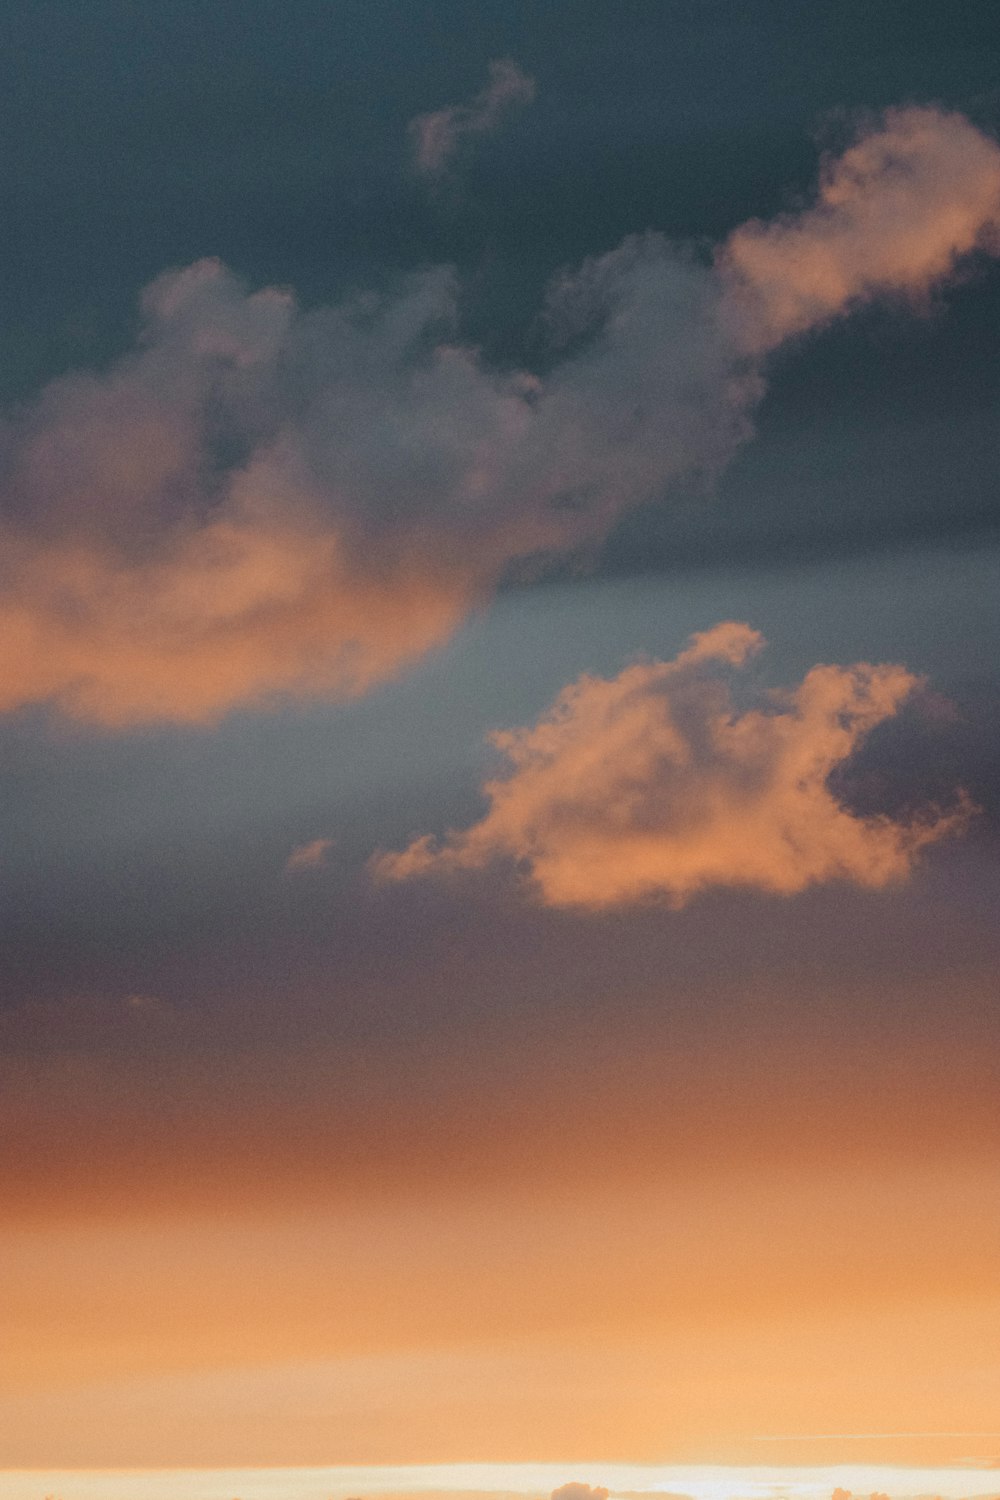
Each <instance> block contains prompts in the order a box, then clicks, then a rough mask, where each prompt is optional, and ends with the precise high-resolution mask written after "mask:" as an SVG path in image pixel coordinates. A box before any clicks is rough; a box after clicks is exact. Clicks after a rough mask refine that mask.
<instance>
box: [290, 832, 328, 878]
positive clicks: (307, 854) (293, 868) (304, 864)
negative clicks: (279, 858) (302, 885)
mask: <svg viewBox="0 0 1000 1500" xmlns="http://www.w3.org/2000/svg"><path fill="white" fill-rule="evenodd" d="M332 848H333V839H312V840H311V842H309V843H308V844H299V845H298V847H297V848H295V849H293V850H292V852H291V854H290V855H289V856H288V859H287V860H286V861H285V874H286V875H301V874H303V873H304V872H305V871H307V870H319V869H322V867H323V865H325V864H326V857H327V855H328V854H329V852H330V850H331V849H332Z"/></svg>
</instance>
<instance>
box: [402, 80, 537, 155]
mask: <svg viewBox="0 0 1000 1500" xmlns="http://www.w3.org/2000/svg"><path fill="white" fill-rule="evenodd" d="M534 97H535V80H534V79H533V78H530V77H529V76H528V74H527V73H523V72H522V71H521V69H520V68H519V67H518V66H517V64H516V63H515V62H511V60H510V59H509V58H501V59H499V60H498V61H495V62H491V63H490V65H489V82H488V83H487V84H486V87H485V88H483V89H481V90H480V92H479V93H478V94H476V96H475V98H474V99H472V100H470V102H469V103H468V104H454V105H451V106H449V107H448V108H447V109H438V110H434V111H432V112H431V113H429V114H425V115H417V117H416V118H415V119H414V120H411V121H410V127H409V129H410V139H411V141H412V144H413V157H414V163H415V165H416V168H417V171H418V172H422V173H424V174H425V175H426V176H428V177H437V176H440V174H441V173H442V172H443V171H444V170H445V168H446V167H447V166H448V165H449V163H450V162H451V161H452V159H453V158H454V156H455V153H456V152H457V151H458V149H459V147H460V146H461V144H462V142H463V141H464V140H465V139H466V138H467V137H468V136H473V135H487V134H489V133H490V132H491V131H493V130H496V129H497V127H498V126H499V125H500V124H501V123H502V121H503V120H504V119H505V118H506V117H507V115H509V114H510V113H511V112H512V111H513V110H515V109H517V108H518V107H523V106H524V105H526V104H530V103H531V102H532V100H533V99H534Z"/></svg>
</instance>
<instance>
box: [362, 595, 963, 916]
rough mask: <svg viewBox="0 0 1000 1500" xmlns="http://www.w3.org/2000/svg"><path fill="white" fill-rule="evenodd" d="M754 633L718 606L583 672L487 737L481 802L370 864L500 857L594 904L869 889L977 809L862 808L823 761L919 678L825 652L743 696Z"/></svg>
mask: <svg viewBox="0 0 1000 1500" xmlns="http://www.w3.org/2000/svg"><path fill="white" fill-rule="evenodd" d="M763 645H764V639H763V637H762V636H761V635H760V634H759V633H758V632H757V631H755V630H751V628H750V626H749V625H745V624H741V623H739V622H736V621H727V622H724V623H722V624H720V625H716V626H714V627H713V628H712V629H711V630H707V631H705V632H703V633H702V634H700V635H696V636H694V637H693V638H692V640H691V642H690V643H689V645H688V646H687V648H686V649H685V650H684V651H682V652H681V653H680V654H679V655H678V656H677V657H676V658H675V659H674V660H673V661H651V662H639V663H636V664H634V665H633V666H630V667H626V668H625V670H624V671H623V672H621V673H619V675H618V676H617V677H614V678H611V679H610V680H608V679H604V678H600V677H590V676H583V677H580V678H579V679H578V680H577V681H576V682H573V683H570V684H569V686H568V687H565V688H564V689H563V690H562V692H561V693H560V694H559V696H558V697H557V698H556V701H555V703H554V704H553V705H552V707H551V708H550V709H549V711H548V712H547V713H546V714H543V716H542V717H541V718H540V719H539V720H538V722H537V723H536V724H533V725H529V726H527V727H523V728H519V729H512V730H505V731H501V732H499V733H496V734H494V735H492V736H491V739H492V742H493V744H494V745H495V746H496V747H497V748H498V749H499V750H500V751H501V752H502V753H503V754H504V755H505V756H506V758H507V760H508V762H509V767H510V768H509V770H508V771H507V773H506V774H504V775H501V776H498V777H497V778H496V779H495V780H492V781H489V782H487V783H486V784H485V785H484V787H483V792H484V795H485V797H486V799H487V801H488V803H489V810H488V811H487V813H486V814H485V816H484V817H483V818H482V819H481V820H480V821H479V822H478V823H475V824H473V825H472V827H470V828H466V829H461V830H454V831H452V832H450V833H449V834H448V835H447V836H446V838H444V839H443V840H442V841H440V842H439V841H436V840H434V839H433V838H432V837H431V836H429V835H425V836H424V837H423V838H420V839H417V840H416V841H415V842H414V843H412V844H411V845H410V846H409V848H407V849H403V850H401V851H399V852H395V853H388V854H381V855H378V856H376V857H375V859H374V861H373V866H372V867H373V870H374V873H375V875H376V877H380V878H382V879H385V880H406V879H408V878H410V877H412V876H417V875H423V874H426V873H429V872H434V871H437V870H475V869H482V868H485V867H486V866H488V865H490V864H492V863H493V862H494V861H496V860H502V859H506V860H512V861H514V862H515V863H516V864H518V865H519V866H520V867H521V868H522V869H523V870H524V871H525V872H526V873H527V874H528V876H529V878H530V880H531V883H532V886H533V889H534V891H535V894H536V895H537V896H538V898H539V899H540V901H541V902H542V903H543V904H544V905H546V906H555V907H571V906H577V907H584V908H590V909H591V910H598V909H607V908H610V907H615V906H624V905H628V904H630V903H634V902H638V901H644V900H650V899H654V900H656V899H658V900H664V901H666V902H667V903H668V904H669V905H671V906H674V907H679V906H683V905H684V904H685V903H686V902H687V901H689V900H690V899H691V897H693V896H695V895H697V894H698V892H700V891H704V890H708V889H710V888H711V887H718V886H745V887H753V888H756V889H757V890H763V891H770V892H774V893H776V894H781V895H792V894H794V893H796V892H798V891H802V890H805V888H806V887H807V886H810V885H815V884H820V883H823V882H829V881H832V880H838V879H839V880H850V881H853V882H854V883H855V884H857V885H861V886H870V887H879V886H885V885H887V884H889V883H890V882H892V881H895V880H900V879H903V878H904V877H905V876H906V875H908V874H909V872H910V870H911V868H912V866H913V862H914V860H915V858H916V856H917V853H918V851H919V850H920V849H921V848H922V847H923V846H924V845H925V844H930V843H933V842H935V841H936V840H937V839H940V838H943V837H944V836H945V835H947V834H951V833H957V832H960V831H962V830H963V829H964V827H965V826H966V824H967V822H968V820H969V817H970V815H971V813H972V811H973V809H972V807H971V804H970V803H969V801H968V798H967V797H965V796H964V794H963V793H961V792H956V793H955V794H954V797H953V799H952V806H951V807H950V809H948V810H942V809H940V808H938V807H925V808H923V809H921V810H918V811H917V812H916V813H914V814H913V815H912V816H909V817H898V818H893V817H890V816H888V815H886V814H883V813H879V814H876V815H873V816H862V815H860V814H858V813H856V812H854V811H852V810H851V809H850V808H849V807H847V806H845V805H844V804H843V803H842V802H841V801H839V800H838V798H837V797H836V795H835V794H834V792H833V790H832V789H831V786H830V777H831V774H832V772H833V771H834V770H835V769H836V768H837V767H839V766H840V765H842V764H843V763H844V762H845V761H846V760H847V759H848V758H849V757H850V756H851V755H852V754H853V753H854V751H855V750H856V749H857V748H858V747H859V746H860V745H861V744H862V743H863V742H864V740H865V739H866V738H867V736H868V735H869V734H870V732H871V731H872V730H873V729H874V728H875V727H876V726H877V725H878V724H881V723H882V722H884V721H885V720H887V719H890V718H892V717H893V715H895V714H896V712H897V711H898V709H899V707H900V705H901V704H902V703H903V702H904V701H905V700H906V699H907V698H908V697H909V696H910V694H911V693H912V692H913V691H914V689H915V688H916V687H918V686H919V683H920V679H919V678H917V677H915V676H913V675H912V674H911V673H910V672H908V671H907V670H906V669H905V667H901V666H894V665H883V666H874V665H871V664H870V663H867V662H859V663H856V664H855V665H854V666H850V667H839V666H827V665H820V666H815V667H813V668H812V669H811V670H810V671H809V672H807V673H806V675H805V677H804V679H803V680H802V682H800V683H799V684H798V686H796V687H795V688H792V689H788V690H786V691H782V692H773V693H769V694H766V695H764V697H763V698H762V699H761V701H760V703H759V705H758V706H755V707H752V708H749V709H746V710H744V711H740V709H739V708H738V706H737V704H736V703H735V701H734V698H733V694H732V691H731V689H730V687H729V684H728V682H727V680H726V679H727V676H728V675H729V674H731V673H732V672H733V671H735V670H737V669H739V668H741V667H744V666H745V665H746V664H747V662H748V661H749V660H750V658H751V657H753V656H754V655H755V654H756V653H757V652H758V651H760V650H761V648H762V647H763Z"/></svg>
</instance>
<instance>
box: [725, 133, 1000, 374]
mask: <svg viewBox="0 0 1000 1500" xmlns="http://www.w3.org/2000/svg"><path fill="white" fill-rule="evenodd" d="M998 234H1000V151H998V150H997V146H996V143H995V142H994V141H992V140H991V139H989V137H987V136H985V135H983V134H982V132H980V131H979V130H977V129H976V128H975V126H973V125H972V124H970V122H969V121H968V120H967V119H966V118H965V117H964V116H963V115H959V114H952V113H949V112H947V111H945V110H942V109H935V108H929V107H918V106H913V107H910V108H906V109H890V110H888V111H887V112H886V114H885V116H884V118H883V120H882V122H881V124H880V125H878V126H877V127H876V128H874V129H868V130H866V131H864V132H863V133H861V134H860V135H859V136H858V138H857V139H856V140H855V141H854V143H853V144H852V145H851V146H850V147H849V148H848V149H847V150H846V151H845V152H843V154H842V155H839V156H832V157H828V158H827V159H826V160H825V161H824V162H823V164H822V170H821V174H820V181H819V189H818V192H817V198H816V203H815V204H814V205H813V206H812V207H811V208H809V209H806V210H805V211H804V212H801V213H795V214H786V215H783V216H781V217H780V218H778V219H775V220H774V221H772V222H771V223H768V224H765V223H761V222H760V220H753V221H751V222H750V223H747V224H743V225H741V226H740V227H739V228H738V229H737V230H735V231H734V233H733V234H732V235H730V237H729V239H728V240H727V241H726V244H725V245H724V247H723V249H722V251H721V253H720V256H719V264H720V267H721V269H722V271H723V274H724V275H725V276H726V277H727V278H728V279H729V283H730V296H731V301H732V310H733V312H734V314H735V316H736V320H737V323H738V325H739V330H740V335H741V337H742V339H743V340H744V342H745V343H746V344H747V346H748V347H749V348H751V349H752V350H755V351H757V350H766V349H770V348H773V347H774V346H775V345H776V344H780V343H781V342H782V341H783V340H785V339H787V338H789V337H790V336H792V335H794V334H798V333H804V332H806V331H807V330H809V329H812V328H815V327H817V326H819V325H821V324H823V323H825V322H828V321H829V320H830V319H831V318H834V317H837V316H839V315H840V314H841V313H843V312H844V311H845V309H847V308H849V307H851V306H853V305H854V304H856V303H860V302H865V301H869V300H870V299H872V298H873V297H877V296H879V295H881V294H884V293H886V292H895V293H904V294H909V295H914V294H916V295H919V294H921V293H924V292H925V291H926V290H927V289H928V288H929V287H931V286H933V285H934V284H935V283H936V282H938V281H940V280H941V279H942V278H943V277H945V276H946V275H947V274H948V272H949V271H951V269H952V267H953V266H954V264H955V261H956V260H957V259H958V258H959V257H960V256H963V255H967V254H969V252H970V251H973V250H976V249H980V248H989V249H991V250H993V251H995V250H996V248H997V241H998Z"/></svg>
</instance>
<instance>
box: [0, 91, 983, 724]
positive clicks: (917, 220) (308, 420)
mask: <svg viewBox="0 0 1000 1500" xmlns="http://www.w3.org/2000/svg"><path fill="white" fill-rule="evenodd" d="M502 76H503V77H504V78H508V75H507V74H503V75H502ZM504 87H505V88H507V90H508V93H511V96H513V94H514V93H516V92H517V90H516V89H515V88H514V86H513V84H511V83H510V82H509V79H508V83H507V84H506V85H504ZM511 91H513V92H511ZM500 93H501V94H502V93H503V88H501V89H500ZM998 214H1000V149H998V147H997V145H996V143H995V142H993V141H991V140H989V139H988V138H987V137H986V136H984V135H982V134H981V133H980V132H979V131H977V130H976V129H975V128H974V127H973V126H972V125H971V124H969V122H968V121H967V120H964V119H962V118H961V117H960V116H957V115H951V114H947V113H945V112H943V111H941V110H938V109H910V110H905V111H898V110H897V111H891V112H890V113H889V115H887V116H886V118H885V120H884V121H883V122H882V123H880V124H878V123H877V124H875V125H873V126H872V127H871V128H870V129H868V131H867V133H865V134H863V135H862V136H861V137H859V139H858V141H857V142H856V143H855V144H854V145H853V146H852V147H851V148H850V149H849V150H848V152H847V153H845V155H844V156H843V157H841V158H839V159H837V160H834V161H831V162H828V163H827V164H826V166H825V167H824V172H823V176H822V180H821V184H820V195H819V199H818V201H817V204H816V205H815V206H814V207H812V208H806V209H804V210H803V211H802V212H801V213H799V214H797V215H794V216H785V217H782V218H781V219H779V220H776V221H775V222H774V223H773V224H771V225H761V224H752V225H745V226H743V227H742V228H741V229H738V230H736V231H735V232H734V234H733V235H731V236H730V238H729V240H728V241H727V242H726V244H725V245H723V246H722V247H720V250H719V252H718V255H717V257H716V259H715V261H714V263H706V262H705V261H704V260H703V259H700V258H699V257H698V256H697V255H696V254H695V253H694V252H693V251H692V250H691V249H690V248H689V247H686V246H684V245H677V244H674V243H672V242H670V241H668V240H666V239H664V238H663V237H662V236H660V235H656V234H649V235H645V236H640V237H636V238H630V239H628V240H626V241H624V242H623V243H622V244H621V245H619V246H618V247H617V249H614V250H612V251H610V252H609V253H607V254H605V255H602V256H599V257H596V258H594V259H591V260H588V261H585V262H584V263H583V265H581V266H580V267H579V268H578V269H577V270H575V271H572V272H567V273H566V274H564V275H562V276H561V277H559V278H557V279H556V281H555V282H554V283H553V285H552V286H551V288H550V290H549V296H548V311H549V317H550V322H551V326H552V329H553V331H554V336H555V338H556V340H557V341H559V340H560V339H561V340H562V342H561V343H560V344H559V346H558V347H557V348H555V349H553V351H552V353H553V356H554V358H553V362H552V365H551V368H550V369H549V370H548V372H547V373H546V374H545V375H544V377H542V376H539V375H538V374H536V373H534V372H531V371H526V370H521V371H513V372H509V371H505V370H498V369H495V368H493V367H491V366H490V365H489V364H488V363H487V362H486V361H485V360H484V358H483V357H482V356H481V355H480V353H479V352H478V351H477V350H475V349H473V348H471V347H468V346H467V345H465V344H463V343H462V341H461V338H460V336H459V332H458V326H459V325H458V288H457V286H456V282H455V277H454V275H453V273H452V272H451V271H449V270H448V269H447V268H438V269H436V270H432V271H428V272H425V273H422V274H420V275H415V276H413V277H411V278H410V279H409V280H408V281H407V282H406V283H405V284H404V285H403V286H401V287H400V288H398V289H397V291H396V292H395V293H394V294H392V295H385V296H382V297H376V296H361V297H356V298H353V299H351V300H349V301H347V302H345V303H342V304H341V305H339V306H336V307H328V308H319V309H314V310H310V311H303V310H301V309H300V308H299V307H298V306H297V305H296V302H295V299H294V297H293V296H292V295H291V294H290V293H289V292H287V291H285V290H281V289H279V288H274V287H271V288H266V289H264V290H263V291H258V292H250V291H248V289H247V288H246V287H245V286H244V285H243V283H242V282H241V281H240V280H239V279H238V278H237V277H236V276H234V275H233V274H232V272H230V271H228V270H227V269H226V268H225V267H224V266H222V265H221V264H219V263H218V262H216V261H201V262H198V263H197V264H195V265H193V266H189V267H187V268H186V269H184V270H179V271H170V272H167V273H166V274H165V275H163V276H162V277H160V278H159V279H158V280H157V281H155V282H154V283H153V284H152V286H151V287H149V288H148V290H147V291H146V293H145V295H144V298H143V308H142V312H143V327H142V332H141V335H140V339H139V342H138V344H137V346H136V348H135V349H134V350H133V351H132V352H130V353H129V354H127V355H125V356H124V357H123V358H121V359H120V360H119V361H118V362H117V364H114V365H112V366H111V368H110V369H108V370H107V371H105V372H103V373H101V374H86V373H80V374H73V375H69V376H67V377H65V378H63V379H61V380H57V381H55V382H54V383H53V384H51V385H50V386H49V387H48V388H47V389H46V390H45V391H43V392H42V394H41V395H40V396H39V397H38V399H37V400H36V401H35V402H34V403H33V404H29V405H28V406H27V407H26V408H24V409H22V410H20V411H19V412H18V413H16V414H14V415H13V416H12V418H11V420H10V421H9V422H8V424H7V426H6V428H5V430H4V432H3V452H2V457H3V472H4V488H3V519H2V520H0V542H2V564H0V631H2V633H3V638H4V642H5V646H6V650H5V652H4V660H3V666H2V669H0V711H3V710H10V709H13V708H16V707H18V706H20V705H22V704H26V703H31V702H39V701H45V700H49V701H53V702H55V703H57V704H58V705H59V706H60V707H61V708H62V709H64V710H65V711H67V712H69V713H72V714H75V715H78V716H81V717H84V718H89V719H91V720H95V721H98V722H100V723H103V724H105V725H109V726H128V725H131V724H135V723H139V722H142V721H147V720H155V719H173V720H181V721H184V720H187V721H206V720H211V719H213V718H214V717H217V716H218V715H219V714H222V713H224V712H226V711H227V710H229V709H231V708H233V707H235V706H237V705H247V704H255V705H267V704H269V703H271V702H273V701H274V700H276V699H279V698H289V697H291V698H296V697H299V698H301V697H325V698H330V699H334V698H343V697H349V696H351V695H354V694H358V693H363V692H365V691H367V690H368V689H370V688H371V687H372V686H373V685H374V684H376V683H378V682H380V681H384V680H385V679H386V678H388V677H391V676H392V675H393V674H395V673H397V672H399V671H401V670H403V669H404V668H405V667H406V666H407V665H408V664H409V663H411V662H413V661H414V660H415V659H416V658H418V657H420V656H421V655H422V654H424V653H425V652H427V651H429V650H431V649H432V648H434V647H435V646H438V645H440V644H441V643H442V642H443V641H445V640H446V639H447V638H448V637H449V636H450V635H451V634H452V633H453V632H454V630H455V629H456V628H457V626H458V625H459V623H460V622H461V621H462V620H463V619H464V618H465V617H466V616H467V615H468V613H469V611H470V610H471V609H472V608H473V607H475V606H476V605H477V604H479V603H482V602H483V601H485V600H486V599H488V598H489V597H490V596H491V594H492V592H493V591H494V589H495V588H496V586H497V584H498V582H499V580H500V579H501V578H504V577H510V576H511V574H512V572H514V573H516V572H517V571H518V570H519V569H522V570H523V569H526V568H527V569H535V568H537V565H538V562H539V560H540V559H543V558H546V557H549V558H551V557H567V556H572V557H574V558H576V559H586V557H587V556H588V555H590V554H593V553H594V551H595V550H596V549H597V548H598V547H599V546H600V545H601V543H602V541H603V540H604V538H605V537H606V536H607V534H608V532H609V531H610V530H611V528H612V527H613V526H614V525H615V523H616V522H617V520H618V519H619V518H620V517H621V516H622V515H623V514H624V513H625V512H627V511H629V510H630V509H633V508H634V507H637V506H640V505H643V504H647V503H649V502H652V501H660V502H664V501H666V500H667V499H668V497H669V495H670V492H671V489H672V488H673V487H675V486H676V485H677V484H678V482H679V481H681V480H682V479H685V478H687V477H690V476H693V475H701V476H708V477H711V476H712V475H714V474H717V473H718V472H719V471H720V470H721V469H722V468H723V467H724V466H725V464H726V463H727V462H728V461H729V459H730V458H731V456H732V455H733V453H734V452H735V451H736V450H737V448H738V447H739V445H740V444H741V443H743V442H745V441H746V439H747V438H748V437H749V435H750V433H751V431H752V427H751V419H752V415H753V411H754V409H755V406H756V405H757V403H758V401H759V400H760V397H761V395H762V393H763V391H764V389H765V377H766V369H767V366H766V360H767V356H768V354H769V353H770V352H771V351H772V350H773V349H774V348H775V347H776V346H777V345H778V344H780V343H781V341H782V340H783V339H786V338H791V337H798V336H801V335H802V334H803V333H804V332H806V331H808V330H809V329H810V328H814V327H819V326H822V325H823V324H825V323H827V322H829V320H830V319H831V318H833V317H836V316H840V315H842V314H846V313H848V312H850V310H851V309H852V308H853V307H854V306H855V305H856V304H857V303H858V302H859V301H864V300H867V299H869V298H871V297H873V296H876V295H885V294H893V293H900V292H902V293H906V294H907V295H911V294H913V293H915V292H917V291H919V290H920V289H926V288H927V287H929V286H932V285H934V284H935V283H936V282H937V281H939V280H940V279H941V278H942V277H943V276H945V275H946V274H947V273H948V271H949V269H950V267H951V266H952V264H953V262H954V261H955V259H956V258H957V257H959V256H961V255H964V254H966V253H968V252H969V251H970V250H972V249H974V248H975V247H977V246H983V247H985V248H990V247H991V246H993V245H994V242H995V237H996V226H997V220H998Z"/></svg>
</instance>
